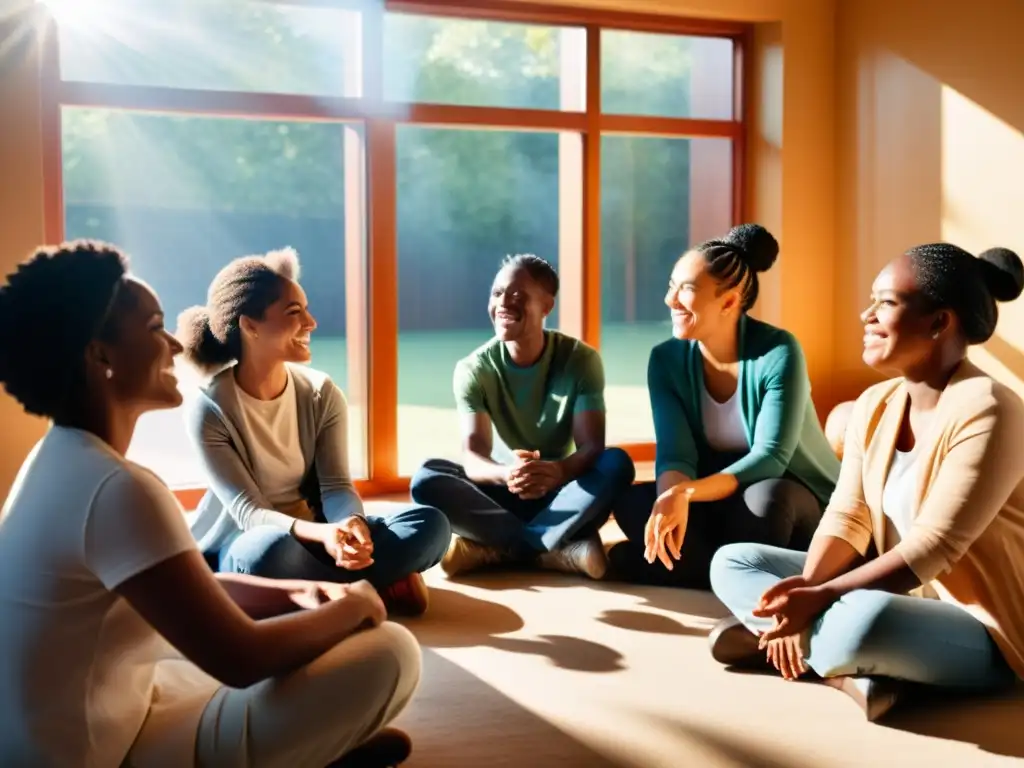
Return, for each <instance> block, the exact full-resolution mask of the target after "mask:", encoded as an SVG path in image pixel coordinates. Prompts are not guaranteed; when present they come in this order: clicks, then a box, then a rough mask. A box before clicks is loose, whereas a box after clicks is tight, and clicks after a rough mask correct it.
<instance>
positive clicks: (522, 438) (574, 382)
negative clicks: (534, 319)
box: [454, 331, 604, 460]
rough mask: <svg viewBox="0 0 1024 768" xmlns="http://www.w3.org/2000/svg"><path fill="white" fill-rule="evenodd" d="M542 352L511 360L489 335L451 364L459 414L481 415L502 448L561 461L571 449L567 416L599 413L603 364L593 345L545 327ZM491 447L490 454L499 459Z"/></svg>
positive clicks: (496, 340) (602, 385) (602, 396)
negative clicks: (529, 360) (532, 359)
mask: <svg viewBox="0 0 1024 768" xmlns="http://www.w3.org/2000/svg"><path fill="white" fill-rule="evenodd" d="M544 335H545V343H544V352H543V353H541V356H540V359H539V360H537V362H536V363H534V364H533V365H531V366H529V367H528V368H522V367H520V366H518V365H516V364H515V363H513V362H512V359H511V358H510V357H509V354H508V350H507V349H506V348H505V345H504V343H502V342H501V341H500V340H499V339H497V338H495V339H492V340H491V341H489V342H487V343H486V344H484V345H483V346H482V347H480V348H478V349H476V350H475V351H474V352H473V353H472V354H470V355H469V356H468V357H464V358H463V359H462V360H460V361H459V362H458V363H457V364H456V365H455V380H454V389H455V403H456V406H457V408H458V410H459V412H460V413H486V414H487V415H488V416H489V417H490V419H491V423H492V424H493V425H494V432H495V434H496V436H497V437H498V439H499V440H500V442H501V443H502V444H503V447H504V448H505V449H506V450H507V451H512V450H524V451H540V455H541V458H543V459H549V460H553V459H562V458H565V457H566V456H568V455H569V454H571V453H572V452H573V451H574V450H575V445H574V443H573V439H572V421H573V416H574V415H575V414H577V413H583V412H585V411H602V412H603V411H604V366H603V365H602V364H601V356H600V354H598V352H597V350H595V349H594V348H593V347H590V346H587V345H586V344H584V343H583V342H582V341H580V340H579V339H574V338H572V337H571V336H566V335H565V334H563V333H559V332H558V331H545V332H544ZM501 448H502V446H499V445H497V444H496V445H495V450H494V452H493V453H494V456H495V458H499V457H500V458H507V456H504V457H502V456H501V454H502V453H504V451H502V450H501Z"/></svg>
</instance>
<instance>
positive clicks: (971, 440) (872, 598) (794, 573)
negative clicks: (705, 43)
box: [711, 244, 1024, 720]
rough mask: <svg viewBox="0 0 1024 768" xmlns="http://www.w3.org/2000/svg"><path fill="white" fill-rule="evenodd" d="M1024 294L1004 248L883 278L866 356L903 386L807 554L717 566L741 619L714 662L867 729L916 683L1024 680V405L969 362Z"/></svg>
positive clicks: (717, 635) (895, 386)
mask: <svg viewBox="0 0 1024 768" xmlns="http://www.w3.org/2000/svg"><path fill="white" fill-rule="evenodd" d="M1022 287H1024V269H1022V265H1021V261H1020V259H1019V258H1018V257H1017V256H1016V254H1014V253H1012V252H1011V251H1008V250H1006V249H993V250H991V251H986V252H985V253H983V254H981V256H980V257H978V258H975V257H973V256H971V254H969V253H967V252H966V251H963V250H961V249H960V248H957V247H956V246H952V245H948V244H934V245H923V246H919V247H916V248H913V249H911V250H910V251H908V252H907V253H905V254H904V255H902V256H900V257H899V258H897V259H896V260H894V261H893V262H891V263H890V264H889V265H888V266H887V267H886V268H885V269H884V270H882V272H881V273H880V274H879V276H878V278H877V279H876V280H875V284H874V286H873V288H872V294H871V306H870V307H868V309H867V310H866V311H865V312H864V314H863V316H862V320H863V322H864V355H863V356H864V361H865V362H866V363H867V364H868V365H870V366H872V367H873V368H876V369H878V370H881V371H885V372H886V373H891V374H895V375H896V376H897V377H898V378H894V379H891V380H889V381H885V382H882V383H881V384H878V385H876V386H873V387H871V388H870V389H868V390H867V391H866V392H865V393H864V394H863V395H861V397H860V398H859V399H858V400H857V403H856V405H855V407H854V409H853V412H852V414H851V416H850V423H849V428H848V430H847V434H846V441H845V446H844V456H843V466H842V471H841V473H840V476H839V482H838V485H837V486H836V490H835V493H834V494H833V495H832V498H831V500H830V502H829V505H828V508H827V510H826V512H825V515H824V518H823V520H822V522H821V525H820V526H819V528H818V531H817V533H816V534H815V537H814V541H813V543H812V545H811V547H810V551H809V552H807V553H806V554H804V553H802V552H793V551H789V550H785V549H779V548H776V547H768V546H763V545H756V544H733V545H731V546H728V547H725V548H723V549H721V550H720V551H719V552H718V553H717V555H716V557H715V559H714V562H713V564H712V571H711V581H712V588H713V589H714V591H715V594H716V595H718V597H719V598H720V599H721V600H722V601H723V602H724V603H725V604H726V606H727V607H728V608H729V609H730V610H731V612H732V613H733V616H734V617H735V618H730V619H726V620H724V621H723V622H722V623H720V624H719V625H718V626H717V627H716V628H715V631H714V632H712V635H711V647H712V654H713V655H714V657H715V658H716V659H717V660H718V661H720V662H722V663H725V664H736V665H750V664H751V663H754V664H765V663H768V664H770V665H771V666H773V667H775V668H776V669H777V670H778V671H779V672H781V673H782V675H783V677H785V678H786V679H789V680H792V679H796V678H798V677H800V676H801V675H803V674H805V673H807V672H813V673H815V674H816V675H818V676H820V677H821V678H824V679H825V681H826V682H829V683H830V684H831V685H834V686H835V687H838V688H840V689H842V690H844V691H845V692H847V693H848V694H850V695H851V696H852V697H853V698H854V699H855V700H857V701H858V703H859V704H860V705H861V706H862V707H863V708H864V711H865V714H866V715H867V717H868V718H869V719H871V720H874V719H876V718H877V717H879V716H881V715H882V714H883V713H884V712H885V711H887V710H888V709H889V708H890V707H891V706H892V705H893V703H895V701H896V700H897V698H898V696H899V694H900V692H901V691H903V690H905V686H906V684H907V683H918V684H926V685H937V686H944V687H951V688H973V689H982V690H986V689H997V688H1000V687H1004V686H1008V685H1012V684H1013V683H1014V682H1015V681H1016V680H1017V679H1018V678H1020V677H1024V450H1022V448H1024V446H1022V442H1024V404H1022V403H1021V401H1020V399H1018V397H1017V396H1016V395H1015V394H1014V393H1013V392H1011V391H1010V390H1009V389H1007V388H1006V387H1005V386H1003V385H1002V384H999V383H998V382H996V381H994V380H993V379H991V378H989V377H988V376H987V375H985V374H984V373H983V372H982V371H980V370H979V369H978V368H976V367H975V366H974V365H973V364H971V363H970V362H969V361H968V360H967V348H968V346H969V345H971V344H980V343H982V342H985V341H987V340H988V339H989V338H990V337H991V336H992V334H993V333H994V331H995V327H996V320H997V310H996V302H997V301H1011V300H1013V299H1015V298H1017V297H1018V296H1019V295H1020V293H1021V290H1022ZM929 598H930V599H929Z"/></svg>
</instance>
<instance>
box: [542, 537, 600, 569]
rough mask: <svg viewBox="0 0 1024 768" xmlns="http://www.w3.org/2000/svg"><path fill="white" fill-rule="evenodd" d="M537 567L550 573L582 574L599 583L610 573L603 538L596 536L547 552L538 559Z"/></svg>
mask: <svg viewBox="0 0 1024 768" xmlns="http://www.w3.org/2000/svg"><path fill="white" fill-rule="evenodd" d="M537 565H539V566H540V567H541V568H544V569H546V570H549V571H561V572H562V573H581V574H583V575H584V576H589V577H590V578H591V579H594V580H595V581H599V580H601V579H603V578H604V575H605V573H607V572H608V556H607V555H606V554H605V551H604V544H603V543H602V542H601V537H600V536H598V535H597V534H594V535H593V536H590V537H588V538H586V539H582V540H580V541H574V542H572V543H570V544H566V545H565V546H564V547H562V548H561V549H556V550H555V551H554V552H545V553H544V554H542V555H540V556H538V557H537Z"/></svg>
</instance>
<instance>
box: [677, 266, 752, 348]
mask: <svg viewBox="0 0 1024 768" xmlns="http://www.w3.org/2000/svg"><path fill="white" fill-rule="evenodd" d="M665 304H666V305H667V306H668V308H669V310H671V313H672V335H673V336H675V337H676V338H677V339H691V340H693V341H699V340H701V339H703V338H706V337H707V336H708V335H709V332H711V331H713V330H714V328H715V327H717V325H718V324H719V323H721V322H723V320H725V319H726V318H727V317H729V316H730V314H731V313H733V312H734V311H735V310H737V309H738V307H739V293H738V292H737V291H736V290H728V291H721V292H720V286H719V284H718V281H717V280H715V278H714V277H712V276H711V275H710V274H708V270H707V260H706V259H705V258H704V255H703V254H702V253H700V252H699V251H690V252H688V253H686V254H685V255H684V256H683V257H682V258H681V259H679V261H677V262H676V265H675V267H674V268H673V269H672V276H671V278H670V279H669V284H668V293H667V294H665Z"/></svg>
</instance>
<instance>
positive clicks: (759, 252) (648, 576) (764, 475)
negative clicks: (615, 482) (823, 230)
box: [609, 224, 839, 589]
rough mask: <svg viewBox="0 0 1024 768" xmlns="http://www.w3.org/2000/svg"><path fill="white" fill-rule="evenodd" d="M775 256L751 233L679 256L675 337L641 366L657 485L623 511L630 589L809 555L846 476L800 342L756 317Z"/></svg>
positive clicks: (620, 558) (642, 486)
mask: <svg viewBox="0 0 1024 768" xmlns="http://www.w3.org/2000/svg"><path fill="white" fill-rule="evenodd" d="M778 253H779V244H778V243H777V242H776V240H775V238H774V237H773V236H772V235H771V233H770V232H768V230H766V229H765V228H764V227H762V226H759V225H757V224H741V225H740V226H738V227H733V229H732V230H730V231H729V233H728V234H726V235H725V236H724V237H722V238H721V239H718V240H709V241H707V242H705V243H701V244H700V245H698V246H696V247H694V248H692V249H691V250H689V251H687V252H686V253H684V254H683V255H682V256H681V257H680V258H679V260H678V261H677V262H676V264H675V267H674V268H673V269H672V275H671V278H670V279H669V286H668V293H667V295H666V296H665V304H667V305H668V308H669V310H670V312H671V315H672V335H673V337H674V338H672V339H669V340H668V341H665V342H663V343H661V344H659V345H658V346H656V347H655V348H654V349H653V350H652V351H651V357H650V361H649V362H648V367H647V385H648V389H649V390H650V397H651V411H652V412H653V414H654V432H655V439H656V442H657V456H656V458H655V471H656V474H657V479H656V481H655V482H650V483H638V484H637V485H635V486H633V489H632V490H631V491H629V492H628V493H627V494H626V496H625V498H624V499H623V500H622V501H621V502H620V503H619V504H617V505H616V507H615V519H616V520H617V521H618V523H619V526H620V527H621V528H622V530H623V531H624V532H625V534H626V537H627V539H628V540H627V541H625V542H621V543H620V544H617V545H615V547H613V549H612V551H611V552H610V553H609V557H610V559H611V561H612V567H613V569H614V570H615V571H618V572H619V574H620V575H622V576H624V577H625V578H627V579H633V580H638V581H642V582H653V583H655V584H665V585H670V586H678V587H688V588H691V589H707V588H708V587H709V586H710V582H709V575H708V574H709V568H710V566H711V557H712V556H713V555H714V553H715V551H716V550H717V549H718V548H719V547H721V546H722V545H723V544H728V543H731V542H736V541H761V542H765V543H770V544H777V545H779V546H792V547H796V548H806V547H807V545H808V544H809V543H810V540H811V536H812V535H813V534H814V529H815V527H816V526H817V524H818V521H819V520H820V519H821V513H822V509H823V508H824V506H825V503H826V502H827V501H828V497H829V496H830V495H831V493H832V489H833V488H834V486H835V482H836V478H837V477H838V476H839V461H838V459H836V456H835V454H834V453H833V452H832V449H831V447H830V446H829V444H828V441H827V440H826V439H825V435H824V433H823V432H822V429H821V424H820V423H819V421H818V415H817V413H816V411H815V409H814V403H813V402H812V401H811V381H810V377H809V376H808V373H807V365H806V363H805V362H804V353H803V350H802V349H801V347H800V342H799V341H797V339H796V338H795V337H794V336H793V334H791V333H789V332H788V331H786V330H783V329H782V328H776V327H775V326H772V325H769V324H768V323H764V322H761V321H759V320H756V319H754V318H752V317H750V316H749V315H748V314H747V313H748V312H749V310H750V309H751V308H753V306H754V304H755V303H756V302H757V296H758V291H759V280H758V274H759V273H761V272H764V271H766V270H768V269H770V268H771V266H772V265H773V264H774V263H775V259H776V257H777V256H778Z"/></svg>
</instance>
